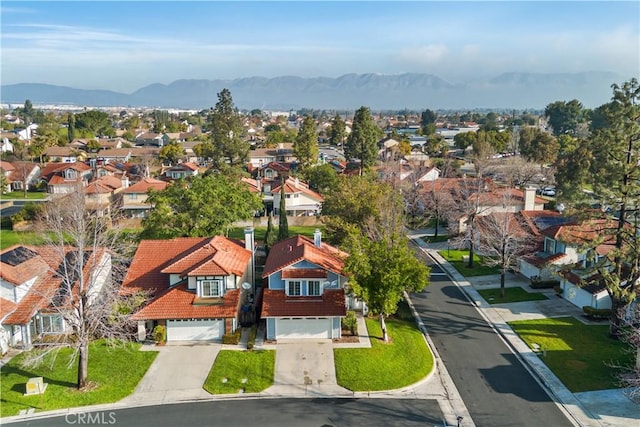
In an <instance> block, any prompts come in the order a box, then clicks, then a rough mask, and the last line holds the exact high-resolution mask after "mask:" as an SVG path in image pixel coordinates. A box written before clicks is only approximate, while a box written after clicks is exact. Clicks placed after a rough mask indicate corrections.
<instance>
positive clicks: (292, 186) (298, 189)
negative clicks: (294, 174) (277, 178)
mask: <svg viewBox="0 0 640 427" xmlns="http://www.w3.org/2000/svg"><path fill="white" fill-rule="evenodd" d="M281 187H282V184H277V186H276V187H273V188H272V189H271V192H272V193H274V194H275V193H279V192H280V188H281ZM284 192H285V194H293V193H304V194H305V195H307V196H308V197H310V198H312V199H314V200H317V201H320V202H321V201H323V200H324V198H323V197H322V196H321V195H320V194H318V193H316V192H315V191H313V190H310V189H309V184H307V183H304V182H302V181H300V180H298V179H297V178H291V177H289V178H287V180H286V181H285V182H284Z"/></svg>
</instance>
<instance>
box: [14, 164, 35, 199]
mask: <svg viewBox="0 0 640 427" xmlns="http://www.w3.org/2000/svg"><path fill="white" fill-rule="evenodd" d="M13 166H14V167H15V170H14V171H13V176H14V177H16V178H17V180H18V181H20V184H21V186H22V191H23V193H24V198H25V199H26V198H27V189H28V187H29V177H30V175H31V172H32V171H33V168H34V167H35V166H36V165H35V163H31V162H14V163H13Z"/></svg>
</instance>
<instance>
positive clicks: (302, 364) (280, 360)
mask: <svg viewBox="0 0 640 427" xmlns="http://www.w3.org/2000/svg"><path fill="white" fill-rule="evenodd" d="M274 380H275V381H274V382H275V384H276V385H296V386H323V385H336V384H337V381H336V370H335V366H334V361H333V345H332V342H331V340H295V341H293V340H291V341H285V340H279V341H278V345H277V350H276V372H275V379H274Z"/></svg>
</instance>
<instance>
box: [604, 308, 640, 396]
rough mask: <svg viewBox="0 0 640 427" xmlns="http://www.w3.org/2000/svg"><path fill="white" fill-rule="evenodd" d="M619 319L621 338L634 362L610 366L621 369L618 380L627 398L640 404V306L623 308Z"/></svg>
mask: <svg viewBox="0 0 640 427" xmlns="http://www.w3.org/2000/svg"><path fill="white" fill-rule="evenodd" d="M619 317H620V319H621V320H622V322H621V326H622V327H621V329H620V335H619V338H620V340H621V341H624V342H625V343H627V344H628V346H629V347H628V350H629V352H630V353H631V356H632V357H631V360H633V362H632V363H631V364H627V365H620V364H618V363H611V364H610V365H611V367H613V368H617V369H619V374H618V379H619V381H620V385H621V386H622V387H624V388H625V394H626V395H627V397H629V399H631V400H632V401H634V402H636V403H640V304H635V305H630V306H627V307H624V308H622V309H621V313H620V315H619Z"/></svg>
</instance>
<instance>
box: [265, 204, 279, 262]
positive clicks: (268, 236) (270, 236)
mask: <svg viewBox="0 0 640 427" xmlns="http://www.w3.org/2000/svg"><path fill="white" fill-rule="evenodd" d="M276 237H277V236H276V235H275V234H274V229H273V212H269V221H268V222H267V231H266V232H265V233H264V247H265V251H266V252H267V255H268V254H269V249H271V246H273V244H274V243H275V241H276Z"/></svg>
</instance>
